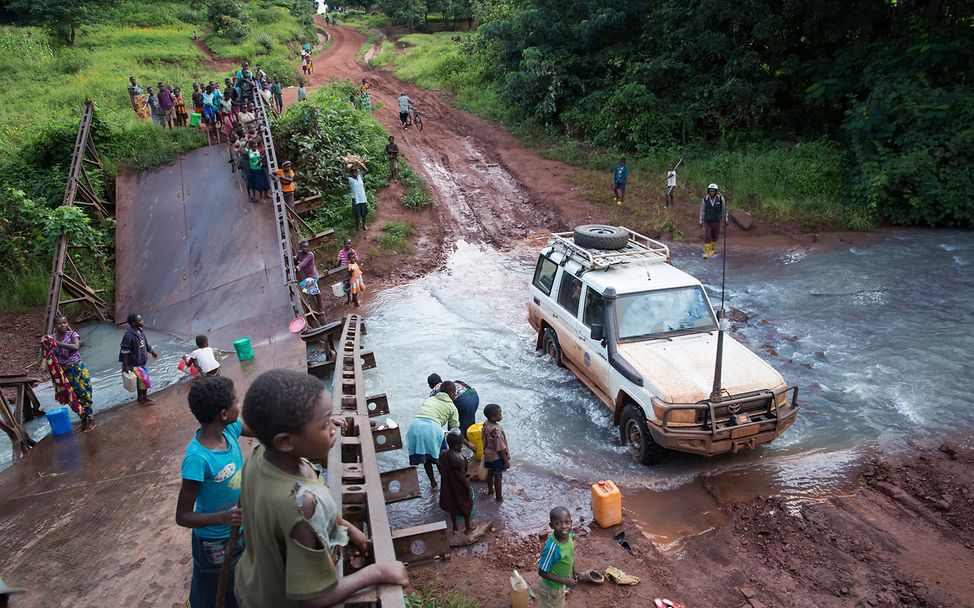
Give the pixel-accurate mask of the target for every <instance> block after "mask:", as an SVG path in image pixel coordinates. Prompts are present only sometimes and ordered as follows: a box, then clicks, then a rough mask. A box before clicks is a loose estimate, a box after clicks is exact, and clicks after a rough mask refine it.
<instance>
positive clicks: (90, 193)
mask: <svg viewBox="0 0 974 608" xmlns="http://www.w3.org/2000/svg"><path fill="white" fill-rule="evenodd" d="M94 113H95V108H94V105H93V104H92V102H91V100H90V99H89V100H88V101H86V102H85V109H84V113H83V114H82V116H81V125H80V126H79V127H78V135H77V137H76V139H75V142H74V152H73V153H72V155H71V169H70V171H69V173H68V183H67V185H66V186H65V188H64V199H63V200H62V201H61V205H62V206H73V205H79V206H85V207H88V208H90V209H91V210H92V211H93V212H94V214H95V216H96V217H97V219H98V220H105V219H108V218H110V217H112V215H113V212H114V207H115V205H114V200H113V199H114V197H113V196H112V193H111V190H110V189H108V188H106V196H107V198H108V200H107V201H106V200H103V199H102V198H101V197H100V196H99V195H98V192H97V190H96V188H95V187H94V185H93V184H92V182H91V178H90V177H89V175H88V170H87V168H86V167H88V166H90V167H93V168H96V169H98V170H99V171H101V172H102V173H104V170H105V167H104V165H102V162H101V159H100V158H99V157H98V152H97V151H96V150H95V142H94V140H92V138H91V120H92V117H93V116H94ZM70 249H71V246H70V245H69V243H68V237H67V235H65V234H63V233H62V234H61V235H60V236H58V238H57V241H56V242H55V245H54V265H53V269H52V271H51V284H50V289H49V290H48V294H47V309H46V311H45V314H44V319H45V321H44V332H45V333H47V334H49V333H51V332H52V331H54V319H55V318H57V316H58V314H60V313H61V312H62V307H63V306H67V305H69V304H78V305H80V307H81V309H82V312H80V313H79V314H76V315H74V317H75V318H74V319H73V320H75V321H80V320H87V319H95V318H96V319H99V320H101V321H107V320H109V319H111V318H112V317H113V316H114V315H113V314H112V307H111V305H110V304H109V303H107V302H105V300H104V299H102V297H101V296H100V295H99V293H100V291H101V290H98V289H94V288H93V287H91V286H90V285H88V283H87V282H86V281H85V279H84V276H83V275H82V274H81V271H80V270H79V269H78V266H77V265H76V264H75V263H74V261H73V260H72V259H71V253H70ZM62 294H66V295H67V296H68V297H67V298H65V299H62Z"/></svg>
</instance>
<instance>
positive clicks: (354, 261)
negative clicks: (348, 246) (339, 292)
mask: <svg viewBox="0 0 974 608" xmlns="http://www.w3.org/2000/svg"><path fill="white" fill-rule="evenodd" d="M348 285H349V293H350V294H351V296H352V303H353V304H355V306H356V307H357V306H358V305H359V304H358V294H360V293H364V292H365V281H364V280H363V279H362V266H360V265H359V261H358V254H357V253H355V252H354V251H351V252H349V254H348Z"/></svg>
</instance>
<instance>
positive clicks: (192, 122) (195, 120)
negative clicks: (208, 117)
mask: <svg viewBox="0 0 974 608" xmlns="http://www.w3.org/2000/svg"><path fill="white" fill-rule="evenodd" d="M201 118H203V115H202V114H199V113H197V112H193V113H192V114H190V115H189V126H191V127H198V126H200V119H201Z"/></svg>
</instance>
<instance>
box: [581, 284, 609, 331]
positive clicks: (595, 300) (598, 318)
mask: <svg viewBox="0 0 974 608" xmlns="http://www.w3.org/2000/svg"><path fill="white" fill-rule="evenodd" d="M582 322H583V323H585V325H587V326H588V327H592V324H593V323H598V324H599V325H604V324H605V300H604V299H603V298H602V294H600V293H598V292H597V291H595V290H594V289H592V288H591V287H586V288H585V312H584V313H583V314H582Z"/></svg>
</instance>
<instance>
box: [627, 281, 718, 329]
mask: <svg viewBox="0 0 974 608" xmlns="http://www.w3.org/2000/svg"><path fill="white" fill-rule="evenodd" d="M616 311H617V314H618V319H619V339H620V340H626V339H630V338H651V337H662V336H665V335H667V334H671V333H677V332H688V331H713V330H715V329H717V320H716V319H715V318H714V315H713V313H712V312H711V311H710V306H709V304H708V302H707V296H706V294H704V291H703V289H702V288H700V287H678V288H675V289H663V290H659V291H647V292H643V293H632V294H625V295H622V296H619V299H618V300H616Z"/></svg>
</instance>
